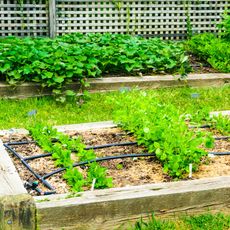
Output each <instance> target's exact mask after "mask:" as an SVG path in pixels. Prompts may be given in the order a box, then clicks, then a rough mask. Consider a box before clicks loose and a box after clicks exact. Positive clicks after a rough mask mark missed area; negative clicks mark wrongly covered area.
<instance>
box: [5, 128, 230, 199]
mask: <svg viewBox="0 0 230 230" xmlns="http://www.w3.org/2000/svg"><path fill="white" fill-rule="evenodd" d="M197 127H199V128H207V127H210V126H209V125H202V126H193V127H191V126H190V128H197ZM229 138H230V136H220V137H215V138H214V139H215V140H227V139H229ZM31 143H37V142H36V141H21V142H9V143H5V144H4V146H5V147H6V148H7V149H8V150H9V151H10V152H12V153H13V154H14V156H16V157H17V158H18V159H19V160H20V161H21V162H22V164H23V165H24V166H25V167H26V168H27V169H28V170H29V171H30V172H31V174H32V175H34V176H35V177H36V178H37V179H38V180H39V181H40V182H41V183H42V184H43V185H44V186H45V187H47V188H48V189H49V190H50V191H46V192H42V191H41V190H40V189H39V188H38V187H37V186H36V185H34V183H32V184H31V183H29V182H27V183H26V185H27V187H30V188H32V189H33V190H35V191H36V192H37V193H39V194H42V195H49V194H54V193H56V191H55V189H54V188H53V187H52V185H51V184H50V183H49V182H48V181H47V180H46V179H47V178H49V177H51V176H53V175H55V174H58V173H61V172H63V171H65V170H66V168H59V169H57V170H54V171H52V172H50V173H47V174H45V175H43V176H41V175H40V174H38V173H36V172H35V171H34V170H33V169H32V168H31V167H30V165H29V164H28V163H27V161H29V160H34V159H38V158H42V157H49V156H52V153H45V154H38V155H34V156H30V157H23V156H22V155H20V154H19V153H17V152H16V151H15V150H14V149H13V148H12V147H11V146H16V145H25V144H31ZM131 145H137V142H121V143H111V144H104V145H96V146H87V147H86V148H85V150H90V149H102V148H109V147H114V146H131ZM72 151H73V152H77V151H76V150H72ZM208 154H210V155H218V156H223V155H230V152H209V153H208ZM154 156H156V154H155V153H138V154H123V155H114V156H106V157H101V158H95V159H92V160H90V161H81V162H77V163H74V164H73V165H72V167H78V166H84V165H87V164H90V163H93V162H102V161H109V160H115V159H124V158H134V157H154Z"/></svg>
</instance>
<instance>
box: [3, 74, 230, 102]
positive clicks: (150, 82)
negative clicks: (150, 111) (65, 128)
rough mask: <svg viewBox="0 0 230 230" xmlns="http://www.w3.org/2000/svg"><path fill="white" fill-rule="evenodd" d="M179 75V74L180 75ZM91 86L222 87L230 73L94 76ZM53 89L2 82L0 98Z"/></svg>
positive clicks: (101, 89)
mask: <svg viewBox="0 0 230 230" xmlns="http://www.w3.org/2000/svg"><path fill="white" fill-rule="evenodd" d="M178 77H179V76H178ZM87 81H88V83H89V84H90V87H88V88H87V91H89V92H91V93H94V92H105V91H115V90H119V89H121V88H122V87H131V88H132V87H137V86H138V87H139V88H140V89H156V88H166V87H180V86H191V87H220V86H223V85H225V84H229V83H230V74H223V73H215V74H213V73H212V74H189V75H188V77H187V78H186V79H185V80H178V79H177V76H172V75H162V76H144V77H106V78H92V79H88V80H87ZM79 87H80V85H79V84H78V83H72V84H68V85H66V89H73V90H76V91H77V90H78V89H79ZM51 94H52V90H51V89H47V88H42V87H41V85H39V84H36V83H23V84H21V85H18V86H17V87H12V86H10V85H8V84H6V83H3V82H0V98H1V97H3V98H27V97H39V96H45V95H51Z"/></svg>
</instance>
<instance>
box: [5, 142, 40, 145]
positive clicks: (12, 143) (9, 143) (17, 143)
mask: <svg viewBox="0 0 230 230" xmlns="http://www.w3.org/2000/svg"><path fill="white" fill-rule="evenodd" d="M33 143H37V141H18V142H8V143H6V144H7V145H26V144H33Z"/></svg>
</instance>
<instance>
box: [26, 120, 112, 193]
mask: <svg viewBox="0 0 230 230" xmlns="http://www.w3.org/2000/svg"><path fill="white" fill-rule="evenodd" d="M29 130H30V133H31V135H32V137H33V138H34V140H36V141H37V143H38V145H39V146H40V147H41V148H42V149H43V150H44V151H46V152H51V153H52V157H53V158H54V159H55V164H56V166H59V167H65V168H66V172H65V174H64V176H63V177H64V179H66V181H67V183H68V184H69V185H70V186H71V188H72V190H73V191H74V192H78V191H81V190H82V187H83V186H90V185H91V183H92V181H93V179H94V178H95V179H96V183H95V188H106V187H112V179H111V178H106V168H103V167H101V166H100V165H99V164H98V163H96V162H93V163H90V164H88V165H87V176H86V177H84V176H83V174H82V173H81V172H80V171H79V170H77V168H74V167H72V165H73V163H74V162H73V160H72V159H71V154H72V151H73V150H74V151H76V157H77V159H78V161H90V160H93V159H95V158H96V155H95V153H94V152H93V151H92V150H89V151H88V150H85V147H86V146H85V145H84V144H83V143H82V141H81V139H80V138H76V139H70V138H69V137H68V136H66V135H64V134H62V133H60V132H57V130H56V129H54V128H52V127H51V126H43V125H42V124H39V123H37V124H36V125H35V126H33V127H29Z"/></svg>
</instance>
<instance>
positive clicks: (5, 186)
mask: <svg viewBox="0 0 230 230" xmlns="http://www.w3.org/2000/svg"><path fill="white" fill-rule="evenodd" d="M21 193H27V192H26V190H25V188H24V186H23V184H22V181H21V179H20V177H19V175H18V173H17V171H16V169H15V167H14V165H13V163H12V161H11V159H10V157H9V155H8V153H7V152H6V150H5V148H4V146H3V143H2V141H1V140H0V196H3V195H18V194H21Z"/></svg>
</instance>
